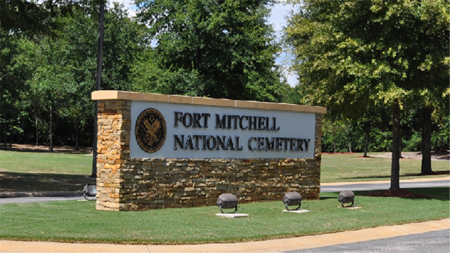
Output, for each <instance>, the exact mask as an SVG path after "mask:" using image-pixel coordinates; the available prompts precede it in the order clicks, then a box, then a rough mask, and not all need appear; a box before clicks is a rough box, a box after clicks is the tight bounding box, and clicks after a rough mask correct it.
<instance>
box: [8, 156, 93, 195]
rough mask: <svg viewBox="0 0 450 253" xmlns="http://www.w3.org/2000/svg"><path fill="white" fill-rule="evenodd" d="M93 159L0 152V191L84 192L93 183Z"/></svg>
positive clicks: (89, 157) (88, 157) (87, 157)
mask: <svg viewBox="0 0 450 253" xmlns="http://www.w3.org/2000/svg"><path fill="white" fill-rule="evenodd" d="M91 174H92V156H90V155H87V154H68V153H51V152H25V151H5V150H1V151H0V191H3V192H36V191H81V190H82V189H83V186H84V185H85V184H86V183H88V182H92V181H93V180H92V179H91V178H88V177H87V176H89V175H91Z"/></svg>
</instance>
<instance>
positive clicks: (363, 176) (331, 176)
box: [320, 153, 450, 183]
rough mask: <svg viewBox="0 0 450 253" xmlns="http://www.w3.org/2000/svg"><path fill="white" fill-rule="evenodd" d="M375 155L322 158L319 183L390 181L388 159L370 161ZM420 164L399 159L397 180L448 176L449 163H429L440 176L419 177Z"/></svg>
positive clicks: (334, 155) (359, 154)
mask: <svg viewBox="0 0 450 253" xmlns="http://www.w3.org/2000/svg"><path fill="white" fill-rule="evenodd" d="M379 154H380V153H369V156H370V157H369V158H362V157H361V156H362V154H361V153H354V154H324V155H322V167H321V178H320V181H321V182H324V183H328V182H346V181H348V182H354V181H373V180H375V181H377V180H390V177H391V159H388V158H380V157H374V156H375V155H379ZM421 162H422V161H421V160H420V159H400V179H413V178H418V177H421V178H424V177H428V178H431V177H443V176H448V175H449V174H448V172H449V170H450V162H449V161H448V160H432V161H431V166H432V169H433V171H434V172H441V173H442V174H441V175H427V176H423V175H419V174H420V168H421ZM444 172H446V173H444Z"/></svg>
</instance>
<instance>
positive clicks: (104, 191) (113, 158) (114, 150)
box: [97, 100, 131, 211]
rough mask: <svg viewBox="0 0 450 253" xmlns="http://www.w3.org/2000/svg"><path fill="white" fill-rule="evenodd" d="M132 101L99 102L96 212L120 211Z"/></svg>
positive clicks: (128, 150) (128, 156)
mask: <svg viewBox="0 0 450 253" xmlns="http://www.w3.org/2000/svg"><path fill="white" fill-rule="evenodd" d="M130 131H131V101H125V100H115V101H98V134H97V138H98V139H97V152H98V155H97V210H112V211H119V209H120V189H122V188H123V187H122V184H123V173H122V169H123V166H124V165H125V164H126V162H127V161H128V160H129V158H130V135H129V132H130Z"/></svg>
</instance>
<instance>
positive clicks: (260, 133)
mask: <svg viewBox="0 0 450 253" xmlns="http://www.w3.org/2000/svg"><path fill="white" fill-rule="evenodd" d="M92 99H93V100H97V101H98V108H99V110H98V136H97V137H98V144H97V151H98V156H97V192H98V193H97V209H98V210H115V211H122V210H145V209H154V208H167V207H194V206H206V205H215V202H216V200H217V197H218V196H219V195H220V194H222V193H232V194H234V195H236V196H237V197H238V198H239V203H245V202H254V201H262V200H280V201H281V200H282V198H283V196H284V194H285V193H286V192H288V191H297V192H300V193H301V194H302V196H304V198H306V199H317V198H318V197H319V189H320V188H319V186H320V162H321V151H320V145H321V143H320V140H321V127H322V123H321V122H322V115H323V114H324V113H326V108H323V107H312V106H302V105H294V104H283V103H265V102H255V101H239V100H228V99H211V98H201V97H188V96H177V95H161V94H150V93H136V92H125V91H95V92H93V93H92Z"/></svg>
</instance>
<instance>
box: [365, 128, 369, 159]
mask: <svg viewBox="0 0 450 253" xmlns="http://www.w3.org/2000/svg"><path fill="white" fill-rule="evenodd" d="M364 139H365V140H364V157H367V150H368V149H369V133H367V132H366V133H365V138H364Z"/></svg>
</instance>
